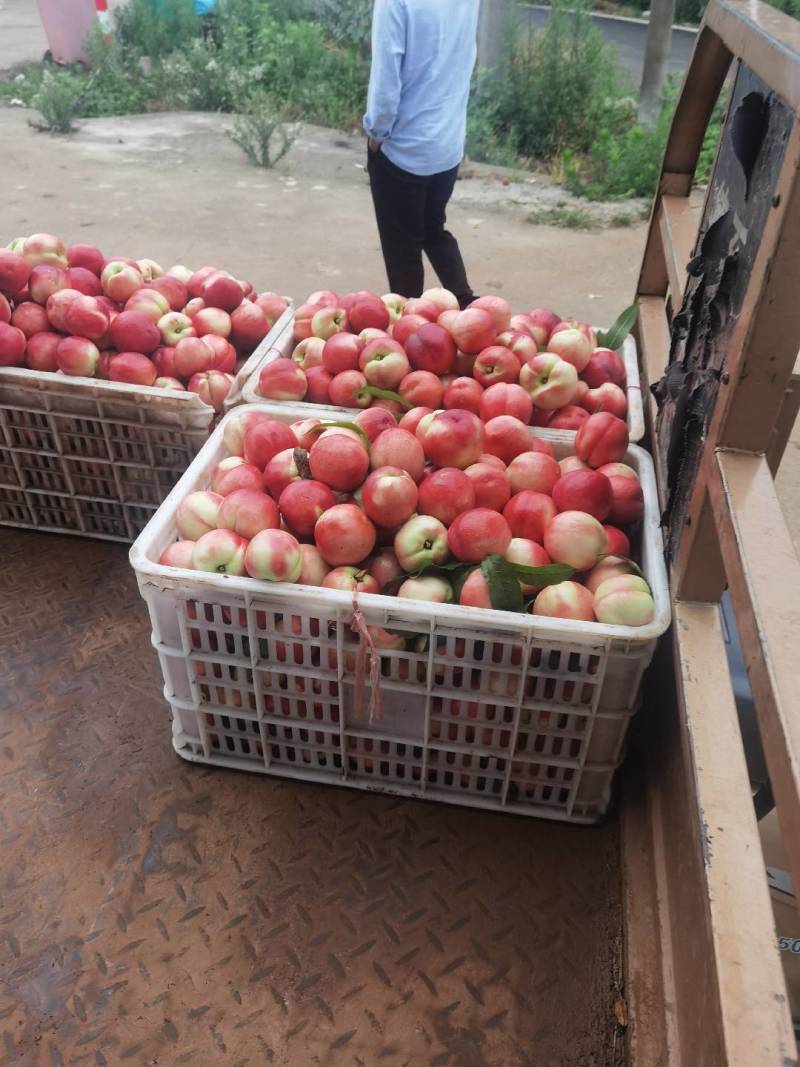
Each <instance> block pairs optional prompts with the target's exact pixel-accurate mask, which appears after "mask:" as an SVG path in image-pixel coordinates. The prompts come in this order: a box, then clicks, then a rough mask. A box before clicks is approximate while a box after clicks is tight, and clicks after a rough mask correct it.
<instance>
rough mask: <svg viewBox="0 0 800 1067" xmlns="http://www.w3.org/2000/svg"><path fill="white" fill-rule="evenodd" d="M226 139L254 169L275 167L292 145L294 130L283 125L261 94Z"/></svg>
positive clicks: (279, 112) (270, 101)
mask: <svg viewBox="0 0 800 1067" xmlns="http://www.w3.org/2000/svg"><path fill="white" fill-rule="evenodd" d="M228 136H229V137H230V138H231V140H232V141H235V142H236V144H238V145H239V147H240V148H241V149H242V151H243V152H244V154H245V155H246V156H247V158H248V160H249V161H250V162H251V163H252V164H253V165H254V166H256V167H274V166H275V164H276V163H278V162H279V161H280V160H281V159H283V157H284V156H285V155H286V153H287V152H288V151H289V149H290V148H291V147H292V145H293V144H294V142H295V140H296V137H297V127H296V126H289V125H287V124H286V122H285V114H284V113H283V111H282V110H281V109H280V108H278V107H277V106H276V105H275V102H274V101H273V99H272V98H271V97H270V96H268V95H267V94H265V93H263V92H259V93H255V94H253V96H252V97H251V98H250V99H249V101H248V102H247V105H246V108H245V110H244V111H243V112H242V114H240V115H238V116H237V118H236V121H235V122H234V124H233V126H232V127H231V128H230V129H229V130H228Z"/></svg>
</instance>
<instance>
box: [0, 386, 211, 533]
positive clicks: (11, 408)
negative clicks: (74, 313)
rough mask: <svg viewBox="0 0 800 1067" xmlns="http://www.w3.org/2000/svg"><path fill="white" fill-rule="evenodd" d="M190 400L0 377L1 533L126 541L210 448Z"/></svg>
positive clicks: (203, 412) (204, 414) (200, 412)
mask: <svg viewBox="0 0 800 1067" xmlns="http://www.w3.org/2000/svg"><path fill="white" fill-rule="evenodd" d="M213 418H214V411H213V409H212V408H210V407H209V406H208V405H207V404H204V403H203V402H202V400H201V399H200V397H199V396H197V395H196V394H195V393H182V392H178V391H173V390H166V389H156V388H147V387H144V386H134V385H126V384H124V383H120V382H105V381H99V380H95V379H93V378H70V377H67V376H65V375H63V374H51V373H48V372H37V371H30V370H24V369H21V368H17V367H4V368H3V369H2V370H0V525H4V526H19V527H23V528H26V529H33V530H43V531H47V532H49V533H69V534H78V535H83V536H86V537H98V538H102V539H105V540H111V541H132V540H134V538H136V537H137V536H138V534H139V533H140V532H141V530H142V529H143V528H144V527H145V526H146V524H147V522H148V521H149V520H150V518H151V517H152V515H153V513H154V512H155V510H156V508H157V507H158V505H159V504H160V503H161V502H162V501H163V500H164V498H165V497H166V495H167V494H168V493H169V490H170V489H171V488H172V486H173V485H175V483H176V482H177V480H178V479H179V478H180V476H181V475H182V474H183V472H184V471H185V470H186V468H187V466H188V465H189V463H190V462H191V460H192V459H193V458H194V456H195V455H197V453H198V452H199V450H200V449H201V448H202V446H203V444H204V443H205V442H206V441H207V439H208V431H209V427H210V425H211V421H212V419H213Z"/></svg>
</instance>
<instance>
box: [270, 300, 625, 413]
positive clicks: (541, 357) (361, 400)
mask: <svg viewBox="0 0 800 1067" xmlns="http://www.w3.org/2000/svg"><path fill="white" fill-rule="evenodd" d="M625 387H626V372H625V364H624V362H623V360H622V359H621V357H620V356H619V355H618V354H617V353H616V352H614V351H612V350H611V349H608V348H602V347H598V346H597V338H596V337H595V334H594V331H593V330H592V328H591V327H590V326H588V325H586V324H585V323H578V322H562V321H561V319H560V318H559V316H558V315H556V314H555V313H554V312H552V311H550V310H549V309H547V308H536V309H535V310H534V311H531V312H530V313H529V314H516V315H515V314H513V313H512V309H511V307H510V305H509V304H508V302H507V301H506V300H504V299H503V298H502V297H499V296H484V297H479V298H478V299H477V300H475V302H474V303H473V304H471V305H470V306H469V307H468V308H466V309H465V310H464V311H460V310H459V307H458V301H457V300H456V298H455V296H453V294H452V293H451V292H449V291H448V290H446V289H430V290H428V291H427V292H426V293H424V294H423V295H422V297H421V298H419V299H412V300H404V299H403V297H399V296H396V295H395V294H391V293H390V294H388V295H387V296H383V297H378V296H376V295H374V294H373V293H368V292H358V293H349V294H347V295H346V296H338V295H337V294H336V293H333V292H331V291H328V290H324V291H320V292H316V293H312V294H311V296H310V297H309V298H308V300H307V301H306V303H305V304H304V305H303V306H302V307H300V308H298V309H297V312H296V313H295V323H294V349H293V351H292V354H291V358H288V359H285V358H284V359H273V360H271V361H270V362H268V363H267V364H266V365H265V366H264V367H263V369H262V370H261V372H260V374H259V382H258V392H259V393H260V395H261V396H263V397H265V398H266V399H269V400H293V401H300V400H305V401H310V402H312V403H318V404H331V405H333V406H336V407H350V408H369V407H384V408H386V409H387V410H388V411H390V412H393V413H395V414H399V413H402V412H403V411H404V410H407V409H408V408H411V407H420V406H424V407H428V408H430V409H431V410H433V409H436V408H460V409H465V410H467V411H472V412H474V413H475V414H476V415H479V416H480V417H481V418H482V419H484V421H488V420H489V419H491V418H494V417H495V416H498V415H513V416H514V417H515V418H517V419H520V420H521V421H522V422H525V423H530V424H532V425H534V426H549V427H550V428H551V429H554V430H577V429H578V428H579V427H580V426H581V424H582V423H583V422H585V420H586V419H587V418H588V417H589V415H590V414H592V413H593V412H596V411H607V412H610V413H611V414H612V415H617V416H619V418H621V419H624V418H625V416H626V414H627V409H628V400H627V395H626V392H625Z"/></svg>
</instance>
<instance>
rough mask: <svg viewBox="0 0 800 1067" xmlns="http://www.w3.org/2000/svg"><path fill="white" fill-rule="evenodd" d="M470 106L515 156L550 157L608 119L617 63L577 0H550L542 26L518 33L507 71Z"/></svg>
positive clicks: (619, 82)
mask: <svg viewBox="0 0 800 1067" xmlns="http://www.w3.org/2000/svg"><path fill="white" fill-rule="evenodd" d="M492 91H493V94H494V99H493V100H492V99H489V98H487V95H486V93H485V92H484V93H483V94H482V93H481V92H480V90H479V93H478V97H477V106H478V109H479V111H483V112H484V113H485V114H486V115H487V116H488V119H489V121H490V122H491V125H492V127H493V128H494V130H495V132H496V135H497V136H498V137H500V138H502V139H504V140H505V141H507V142H508V143H509V144H510V145H511V146H512V147H513V149H514V151H515V152H516V154H517V155H519V156H522V157H529V158H537V159H551V158H553V157H554V156H557V155H558V154H559V153H560V152H561V151H562V150H563V149H564V148H568V147H569V148H572V149H574V150H577V151H579V152H582V151H586V150H588V148H589V147H590V145H591V144H592V141H593V140H594V137H595V133H596V130H597V129H598V128H600V127H602V126H611V125H613V124H614V122H615V111H616V108H615V104H616V101H617V100H618V99H619V97H620V96H621V95H622V91H623V79H622V75H621V72H620V66H619V62H618V60H617V57H616V55H615V53H614V52H613V50H612V49H610V48H609V47H608V46H607V45H606V44H605V43H604V41H603V38H602V35H601V34H600V32H599V31H598V30H596V29H595V28H594V26H593V25H592V22H591V18H590V16H589V10H588V7H587V6H586V4H585V0H580V2H578V3H576V4H575V5H574V6H573V5H572V0H556V3H555V4H554V6H553V12H552V15H551V16H550V19H549V20H548V22H547V25H546V27H545V29H544V31H543V32H542V33H521V34H520V36H519V43H518V44H517V46H516V48H515V50H514V53H513V56H512V61H511V68H510V71H509V72H508V76H507V77H506V78H504V79H503V80H502V81H501V80H500V79H499V78H498V79H494V80H493V81H492Z"/></svg>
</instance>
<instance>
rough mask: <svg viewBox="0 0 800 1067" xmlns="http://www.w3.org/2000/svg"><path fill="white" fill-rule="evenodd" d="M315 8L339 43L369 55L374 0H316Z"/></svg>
mask: <svg viewBox="0 0 800 1067" xmlns="http://www.w3.org/2000/svg"><path fill="white" fill-rule="evenodd" d="M314 10H315V12H316V14H317V16H318V18H319V20H320V22H321V23H322V25H323V26H324V27H325V30H326V31H327V32H328V33H329V34H330V36H331V38H332V39H333V40H334V41H336V43H337V44H340V45H344V46H346V47H355V48H357V49H358V51H359V53H360V54H361V55H362V56H366V55H367V53H368V51H369V44H370V36H371V30H372V0H315V3H314Z"/></svg>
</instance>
